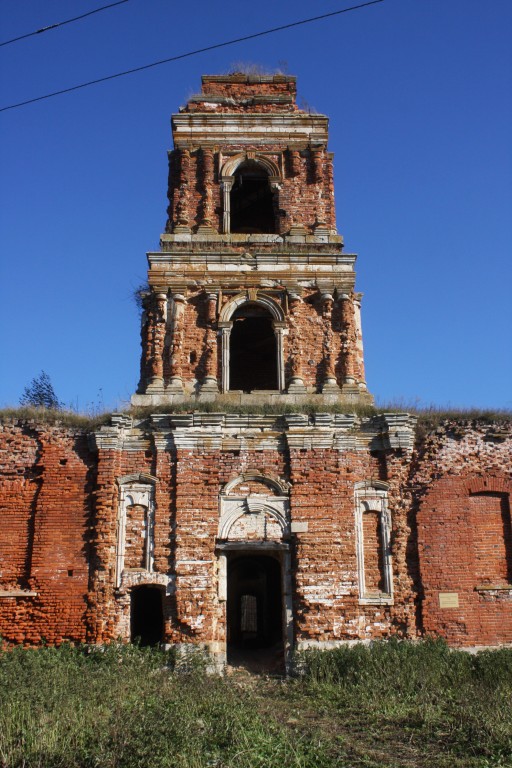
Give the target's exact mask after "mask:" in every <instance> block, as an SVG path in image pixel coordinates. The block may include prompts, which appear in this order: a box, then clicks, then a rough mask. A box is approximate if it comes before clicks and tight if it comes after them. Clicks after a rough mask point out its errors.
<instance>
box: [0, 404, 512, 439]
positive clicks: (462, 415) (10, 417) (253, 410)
mask: <svg viewBox="0 0 512 768" xmlns="http://www.w3.org/2000/svg"><path fill="white" fill-rule="evenodd" d="M117 412H118V413H119V412H121V413H124V414H126V415H127V416H132V417H133V418H135V419H137V420H143V419H146V418H149V416H150V415H151V414H152V413H164V414H169V415H172V414H174V413H176V414H180V413H240V414H248V415H251V414H254V415H263V416H282V415H286V414H291V413H304V414H316V413H354V414H356V415H357V416H359V417H360V418H371V417H372V416H377V415H379V414H381V413H410V414H411V415H414V416H416V417H417V418H418V425H419V426H421V427H422V431H423V432H429V431H431V430H434V429H436V428H437V427H439V426H441V425H442V424H445V423H447V422H457V423H459V424H463V423H465V424H472V423H473V424H510V423H512V411H510V410H507V409H480V408H441V407H438V406H434V405H431V406H428V407H419V406H417V405H404V404H403V403H399V404H398V403H385V404H379V405H377V406H373V405H363V404H354V403H349V402H345V403H344V402H339V403H315V402H305V403H300V404H297V403H295V404H293V405H292V404H277V403H262V404H260V405H257V404H252V405H239V404H236V403H232V402H224V401H223V400H222V398H219V399H217V400H215V401H213V402H204V403H195V402H188V403H175V404H174V405H160V406H144V407H140V406H139V407H136V408H128V409H124V410H122V411H117ZM111 415H112V414H111V413H110V412H106V413H101V414H87V413H76V412H75V411H68V410H66V411H64V410H53V409H50V408H35V407H30V406H23V407H22V406H20V407H18V408H14V407H11V408H3V409H0V424H12V423H15V422H25V423H34V424H41V425H44V424H48V425H57V426H63V427H69V428H72V429H80V430H84V431H92V430H95V429H98V428H99V427H101V426H102V425H103V424H108V423H109V422H110V418H111Z"/></svg>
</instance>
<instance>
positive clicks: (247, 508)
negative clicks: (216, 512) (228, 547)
mask: <svg viewBox="0 0 512 768" xmlns="http://www.w3.org/2000/svg"><path fill="white" fill-rule="evenodd" d="M220 507H221V514H220V519H219V529H218V538H219V539H220V540H222V541H227V540H228V539H229V533H230V530H231V528H232V527H233V525H234V524H235V523H236V522H237V520H239V519H240V518H241V517H243V516H244V515H247V514H257V513H264V514H268V515H270V516H271V517H273V518H274V519H275V520H276V521H277V522H278V523H279V526H280V528H281V538H284V537H285V536H286V535H287V534H289V532H290V524H289V514H288V497H285V498H279V497H276V496H270V497H261V496H238V497H237V496H227V497H221V501H220Z"/></svg>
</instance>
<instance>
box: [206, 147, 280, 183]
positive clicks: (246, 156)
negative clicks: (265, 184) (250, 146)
mask: <svg viewBox="0 0 512 768" xmlns="http://www.w3.org/2000/svg"><path fill="white" fill-rule="evenodd" d="M248 160H252V161H253V162H255V163H258V165H261V166H263V168H264V169H265V170H266V172H267V173H268V175H269V176H278V177H279V178H281V173H280V172H279V168H278V167H277V165H276V164H275V163H274V162H273V161H272V160H270V158H268V157H265V155H260V154H258V153H257V152H240V153H239V154H237V155H234V156H233V157H230V158H229V159H228V160H226V162H225V163H224V164H223V166H222V169H221V172H220V175H221V177H225V176H233V174H234V173H235V171H236V169H237V168H238V166H239V165H242V163H245V162H246V161H248Z"/></svg>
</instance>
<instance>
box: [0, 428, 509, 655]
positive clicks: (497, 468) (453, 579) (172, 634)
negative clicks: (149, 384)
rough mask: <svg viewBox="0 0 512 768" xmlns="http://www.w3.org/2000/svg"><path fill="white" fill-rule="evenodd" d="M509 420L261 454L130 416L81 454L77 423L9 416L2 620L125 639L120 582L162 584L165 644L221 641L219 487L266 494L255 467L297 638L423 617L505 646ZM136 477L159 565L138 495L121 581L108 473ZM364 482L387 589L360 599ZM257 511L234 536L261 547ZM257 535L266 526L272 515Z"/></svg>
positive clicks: (371, 581) (34, 632)
mask: <svg viewBox="0 0 512 768" xmlns="http://www.w3.org/2000/svg"><path fill="white" fill-rule="evenodd" d="M496 430H499V434H498V435H497V436H496ZM511 432H512V429H511V428H510V426H507V427H503V426H499V427H496V426H489V425H488V426H482V425H477V424H475V425H467V424H456V423H453V424H448V425H446V426H445V427H443V428H440V429H438V430H437V432H434V433H432V434H430V435H428V436H427V438H426V440H424V441H423V442H422V443H421V448H420V449H419V450H418V451H417V452H416V453H415V454H414V455H411V454H410V453H409V452H407V451H403V450H401V449H393V450H391V451H390V450H389V449H388V450H385V451H381V450H378V451H372V452H370V451H362V450H355V451H354V450H352V451H351V450H344V451H339V450H334V449H333V448H314V447H312V448H308V449H294V448H291V449H288V448H286V446H285V445H284V443H282V447H281V448H279V447H276V449H271V448H269V447H268V446H267V448H266V449H264V450H261V448H260V449H259V450H254V449H243V450H237V449H234V448H232V449H228V448H227V447H226V448H223V449H217V448H214V447H213V445H212V446H211V447H210V448H209V449H207V450H204V447H203V448H201V449H199V448H196V449H194V448H191V449H184V448H178V449H177V448H175V447H173V446H172V444H170V443H169V441H168V438H165V439H164V438H153V437H152V436H151V430H149V428H148V425H146V426H144V424H142V425H139V426H137V428H136V429H135V427H133V428H131V430H129V431H128V433H126V432H124V433H123V434H124V435H125V437H124V438H123V439H124V440H125V442H124V443H120V444H118V445H117V446H116V447H112V448H111V449H106V448H103V447H100V448H99V450H98V451H97V453H96V455H94V454H93V453H91V451H90V450H89V448H88V439H87V435H84V434H80V433H77V432H76V431H73V430H69V429H65V428H61V427H45V426H38V425H35V424H30V425H23V424H14V425H5V426H4V427H3V429H2V432H1V433H0V434H1V447H2V448H1V449H2V452H1V454H0V455H1V456H2V483H1V486H0V488H1V492H2V493H1V501H2V520H3V524H2V529H1V536H0V547H1V553H2V570H1V573H2V576H1V584H0V590H2V591H1V595H2V596H1V597H0V634H1V635H2V636H3V637H4V638H5V639H6V640H8V641H10V642H16V643H26V644H37V643H39V642H41V641H42V639H43V638H45V639H46V640H47V641H49V642H51V643H59V642H61V641H62V640H63V639H71V640H75V641H79V640H85V639H88V640H90V641H93V642H105V641H111V640H114V639H116V638H117V637H119V636H121V637H124V638H125V639H127V638H129V631H130V630H129V622H130V594H131V589H132V588H133V587H134V586H136V584H139V583H140V584H143V583H150V584H159V585H162V588H164V586H165V585H166V584H167V585H170V586H169V588H165V595H164V597H163V601H164V617H165V639H166V640H167V641H168V642H201V643H203V642H204V643H210V644H211V643H223V642H224V641H225V638H226V614H225V604H223V603H222V601H220V600H219V582H218V568H219V560H218V555H219V553H218V551H217V549H216V547H217V542H218V534H219V530H218V529H219V514H220V498H221V496H222V494H223V493H224V489H225V487H226V485H227V484H228V483H231V485H230V486H228V490H227V492H226V493H225V496H226V498H235V499H236V498H244V497H247V498H253V499H258V498H260V497H262V494H263V496H265V494H267V495H268V494H270V496H272V495H274V496H275V495H276V493H277V495H278V496H279V493H280V492H279V491H276V490H273V491H272V490H269V489H268V488H267V487H266V486H262V484H261V481H260V480H255V479H251V478H252V475H251V472H253V473H254V472H256V474H257V476H258V477H260V476H261V477H268V478H276V479H277V478H280V479H281V480H280V482H284V483H287V484H289V489H290V495H289V499H290V502H289V503H290V521H291V525H292V531H293V525H294V524H299V525H301V526H302V527H299V529H298V532H297V533H293V532H292V534H291V537H290V539H289V547H290V553H291V564H292V592H293V594H292V610H293V629H294V637H295V642H302V643H304V642H311V641H314V642H320V643H325V642H327V643H329V642H333V641H334V642H336V641H344V640H353V639H370V638H378V637H388V636H389V635H390V634H398V635H399V636H404V637H414V636H416V635H417V634H418V633H421V632H422V631H425V632H427V633H434V634H441V635H442V636H444V637H446V639H447V640H448V641H449V642H451V643H453V644H456V645H495V644H498V643H511V642H512V618H511V606H512V602H511V596H512V582H511V575H512V574H511V571H512V568H511V564H512V563H511V551H512V546H511V543H512V542H511V535H510V501H509V499H510V491H511V488H512V481H511V479H510V459H511V445H512V435H511ZM130 435H131V437H130ZM127 440H128V442H126V441H127ZM130 440H131V441H132V442H131V443H130V447H128V444H129V441H130ZM134 476H136V477H156V478H157V482H156V485H155V496H154V500H155V508H154V562H153V566H152V573H151V574H149V573H148V572H147V571H146V570H145V569H144V544H143V539H142V536H141V533H142V530H143V526H144V514H145V513H144V510H143V509H142V508H141V506H140V505H139V506H138V505H133V506H132V507H129V508H128V514H127V528H126V539H125V541H126V552H125V562H124V567H125V571H126V574H128V577H129V580H128V582H126V583H125V584H124V586H121V588H120V589H116V586H115V583H114V579H115V569H116V546H117V526H118V508H119V482H121V481H123V478H126V477H128V478H129V477H134ZM237 477H241V478H242V479H241V480H240V481H239V482H238V483H237V484H235V485H232V483H233V482H234V481H235V479H236V478H237ZM375 481H378V482H384V483H386V484H387V487H388V506H389V510H390V512H391V519H392V529H391V541H390V547H391V558H392V573H393V586H394V596H393V601H391V602H389V601H388V602H386V601H381V602H380V603H379V601H377V603H376V604H364V602H361V600H360V593H359V584H358V568H357V545H356V526H355V502H354V489H355V487H356V485H357V484H360V483H364V482H375ZM255 521H256V518H251V517H250V516H249V517H248V518H247V519H246V520H245V521H244V519H241V520H240V522H239V523H237V524H236V526H235V527H234V528H233V541H241V542H243V541H247V542H252V543H254V542H256V543H257V541H258V537H260V536H261V535H262V534H261V531H260V529H259V528H258V527H257V526H256V527H254V525H255ZM304 524H306V525H305V526H304ZM237 526H238V527H237ZM251 526H252V527H251ZM379 527H380V524H379V522H378V518H377V516H376V515H372V514H370V515H369V516H365V518H364V524H363V532H364V537H365V547H366V549H365V574H366V588H367V591H368V590H369V591H370V593H371V592H372V591H376V593H377V594H378V593H379V592H382V591H383V589H382V572H383V571H382V562H381V561H382V552H381V551H380V547H381V542H379V538H378V535H377V534H378V529H379ZM264 535H265V537H266V539H267V540H268V541H272V540H278V538H279V535H280V531H279V528H278V527H276V524H275V521H274V522H272V521H270V523H269V524H268V525H267V528H266V532H265V534H264ZM126 574H125V575H126ZM162 579H163V581H162ZM20 590H24V591H23V592H21V593H20ZM9 592H10V593H11V596H8V595H9ZM34 593H35V594H34ZM440 593H441V594H446V593H449V594H453V593H456V594H457V596H458V602H459V605H458V607H452V608H450V607H448V608H443V607H441V606H440V600H439V594H440Z"/></svg>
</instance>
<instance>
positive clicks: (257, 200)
mask: <svg viewBox="0 0 512 768" xmlns="http://www.w3.org/2000/svg"><path fill="white" fill-rule="evenodd" d="M230 209H231V232H233V233H245V232H247V233H254V234H272V233H275V231H276V221H275V214H274V201H273V197H272V190H271V189H270V184H269V179H268V175H267V173H266V171H265V170H264V168H263V167H262V166H261V165H259V163H257V162H255V161H254V160H247V161H246V162H244V163H242V164H241V165H239V166H238V168H237V169H236V171H235V173H234V182H233V187H232V189H231V200H230Z"/></svg>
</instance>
